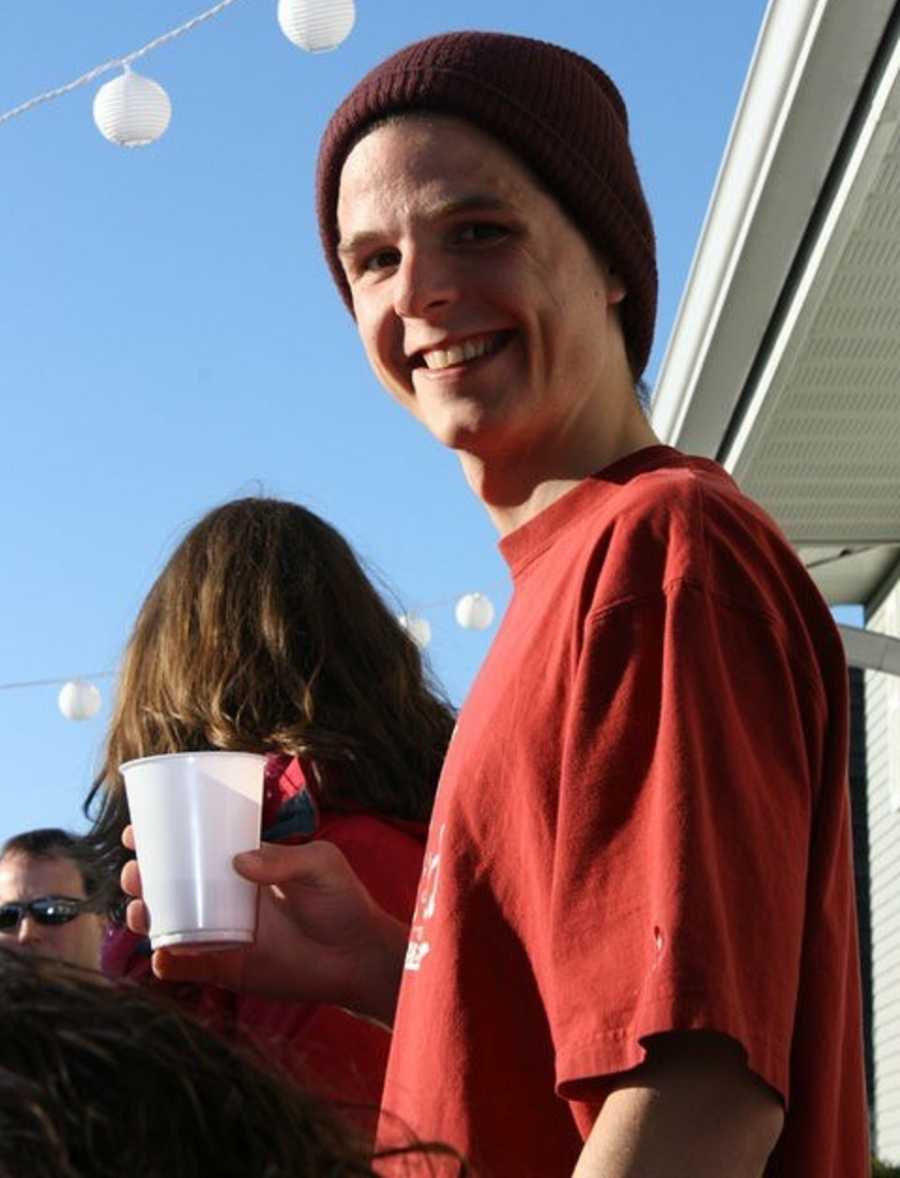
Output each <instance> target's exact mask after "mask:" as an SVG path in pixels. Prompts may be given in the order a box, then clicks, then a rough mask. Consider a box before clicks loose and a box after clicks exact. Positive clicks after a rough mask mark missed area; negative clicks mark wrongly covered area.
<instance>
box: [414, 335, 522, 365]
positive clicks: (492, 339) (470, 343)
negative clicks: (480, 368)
mask: <svg viewBox="0 0 900 1178" xmlns="http://www.w3.org/2000/svg"><path fill="white" fill-rule="evenodd" d="M513 335H514V332H512V331H495V332H490V333H487V334H484V335H473V336H469V337H468V338H467V339H463V340H458V341H455V342H453V343H447V344H445V345H444V346H441V347H433V348H427V349H425V348H423V349H420V350H419V351H418V352H416V354H415V355H414V356H413V357H412V367H413V368H422V367H424V368H427V369H429V371H431V372H440V371H443V370H444V369H447V368H456V367H460V366H462V365H464V364H470V363H471V362H472V361H474V360H480V359H482V358H483V357H485V356H493V355H495V354H496V353H497V352H499V351H500V350H501V348H503V347H505V345H506V344H507V343H508V342H509V341H510V339H512V336H513Z"/></svg>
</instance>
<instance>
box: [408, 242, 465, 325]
mask: <svg viewBox="0 0 900 1178" xmlns="http://www.w3.org/2000/svg"><path fill="white" fill-rule="evenodd" d="M394 277H395V283H396V285H395V288H394V310H395V312H396V313H397V315H399V316H400V318H401V319H423V318H426V317H427V316H428V315H430V314H434V312H435V311H438V310H440V309H442V308H443V307H447V306H450V304H452V303H453V302H454V301H455V300H456V298H457V297H458V294H459V289H458V280H457V275H456V272H455V268H454V266H453V261H452V259H450V258H448V257H446V255H442V254H439V253H436V252H435V251H433V250H430V249H426V248H421V247H415V246H414V247H412V248H408V249H407V250H405V251H404V254H403V257H402V259H401V261H400V264H399V266H398V268H397V271H396V274H395V276H394Z"/></svg>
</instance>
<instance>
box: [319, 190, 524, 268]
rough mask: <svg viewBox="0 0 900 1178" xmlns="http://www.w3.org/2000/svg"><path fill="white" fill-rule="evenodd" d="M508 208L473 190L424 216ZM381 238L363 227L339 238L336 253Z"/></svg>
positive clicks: (436, 218) (439, 217)
mask: <svg viewBox="0 0 900 1178" xmlns="http://www.w3.org/2000/svg"><path fill="white" fill-rule="evenodd" d="M510 210H511V206H510V204H509V202H508V201H505V200H501V198H500V197H499V196H494V195H492V194H489V193H483V192H473V193H471V195H469V196H461V197H457V198H455V199H453V200H446V201H443V202H441V203H440V204H437V205H435V206H434V207H433V208H431V209H429V210H428V211H427V213H426V217H427V218H428V220H429V221H440V220H443V219H444V218H446V217H454V216H457V215H458V214H460V213H498V212H509V211H510ZM383 240H384V234H383V233H378V232H376V231H375V230H370V229H363V230H361V231H360V232H359V233H353V234H351V236H350V237H348V238H347V240H346V241H344V240H339V241H338V244H337V253H338V255H339V256H340V257H347V256H348V255H350V254H355V253H358V252H359V250H361V249H365V247H366V246H368V245H373V244H374V243H375V242H377V241H383Z"/></svg>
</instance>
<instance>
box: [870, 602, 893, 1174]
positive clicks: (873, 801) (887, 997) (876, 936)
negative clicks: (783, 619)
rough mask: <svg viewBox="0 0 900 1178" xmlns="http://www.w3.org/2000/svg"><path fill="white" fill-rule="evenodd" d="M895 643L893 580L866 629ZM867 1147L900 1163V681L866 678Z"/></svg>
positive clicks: (875, 676)
mask: <svg viewBox="0 0 900 1178" xmlns="http://www.w3.org/2000/svg"><path fill="white" fill-rule="evenodd" d="M866 624H867V626H868V627H869V629H871V630H878V631H880V632H882V633H885V634H891V635H893V636H894V637H900V580H898V581H895V582H894V585H893V588H892V589H891V591H890V592H889V593H888V595H887V596H886V597H885V598H884V599H883V600H882V602H881V604H880V605H879V606H878V607H877V608H876V609H875V610H874V611H873V613H872V614H871V615H870V616H869V618H868V619H867V622H866ZM866 736H867V743H868V757H867V762H868V763H867V769H868V779H869V789H868V812H869V870H870V873H871V876H870V877H871V918H872V1045H873V1062H874V1075H875V1086H874V1094H873V1095H874V1100H873V1148H874V1149H875V1152H876V1153H877V1154H878V1156H879V1157H881V1158H883V1159H884V1160H885V1161H889V1162H893V1163H895V1164H896V1163H900V678H898V677H897V676H896V675H886V674H882V673H881V672H878V671H868V672H866Z"/></svg>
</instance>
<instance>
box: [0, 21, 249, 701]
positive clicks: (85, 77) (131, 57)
mask: <svg viewBox="0 0 900 1178" xmlns="http://www.w3.org/2000/svg"><path fill="white" fill-rule="evenodd" d="M235 3H237V0H219V3H218V4H214V5H213V6H212V8H207V9H206V11H205V12H200V13H198V14H197V16H192V17H191V19H190V20H187V21H185V22H184V24H183V25H179V26H178V28H176V29H170V30H169V32H168V33H163V34H162V35H161V36H159V37H154V39H153V40H152V41H148V42H147V44H146V45H142V46H141V47H140V49H134V50H133V51H132V52H131V53H126V54H125V56H124V57H112V58H110V60H109V61H105V62H104V63H103V64H102V65H97V66H94V68H93V69H92V70H88V72H87V73H86V74H82V75H81V77H80V78H76V79H75V80H74V82H67V83H66V84H65V86H57V87H56V89H55V90H47V91H45V92H44V93H43V94H38V95H37V96H36V97H34V98H29V99H28V101H27V102H23V103H22V104H21V105H20V106H15V107H13V108H12V110H8V111H6V113H5V114H2V115H0V124H3V123H7V122H9V120H10V119H14V118H16V117H17V116H18V115H23V114H25V113H26V111H29V110H33V109H34V107H36V106H40V105H41V103H44V102H50V101H51V100H52V99H54V98H60V97H61V96H62V95H63V94H68V93H70V92H71V91H72V90H77V89H78V87H79V86H86V85H87V84H88V83H89V82H93V81H94V79H95V78H99V77H101V75H103V74H106V73H109V71H110V70H114V69H117V68H119V67H124V66H127V65H131V63H132V62H133V61H137V60H138V58H140V57H143V56H144V55H145V54H147V53H150V52H151V51H152V50H154V49H158V48H159V47H160V45H165V44H167V42H169V41H174V40H175V38H176V37H181V36H183V35H184V34H185V33H188V32H190V31H191V29H194V28H196V26H197V25H199V24H202V23H203V22H204V21H207V20H211V19H212V17H214V16H218V15H219V13H220V12H222V11H224V9H226V8H229V7H230V6H231V5H232V4H235ZM52 682H54V683H55V682H56V680H55V679H54V680H52ZM2 689H3V685H0V690H2Z"/></svg>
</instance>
